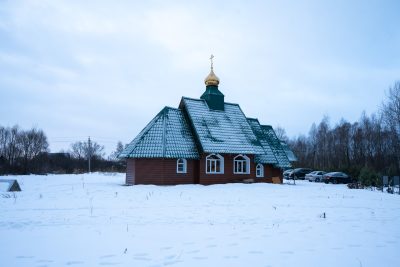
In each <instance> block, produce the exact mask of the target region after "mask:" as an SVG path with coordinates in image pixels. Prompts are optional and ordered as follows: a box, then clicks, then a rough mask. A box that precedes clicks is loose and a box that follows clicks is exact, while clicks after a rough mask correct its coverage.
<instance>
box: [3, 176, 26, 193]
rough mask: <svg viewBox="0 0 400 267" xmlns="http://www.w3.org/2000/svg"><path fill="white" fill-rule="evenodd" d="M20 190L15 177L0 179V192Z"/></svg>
mask: <svg viewBox="0 0 400 267" xmlns="http://www.w3.org/2000/svg"><path fill="white" fill-rule="evenodd" d="M15 191H21V187H20V186H19V183H18V181H17V180H15V179H7V180H3V179H0V192H15Z"/></svg>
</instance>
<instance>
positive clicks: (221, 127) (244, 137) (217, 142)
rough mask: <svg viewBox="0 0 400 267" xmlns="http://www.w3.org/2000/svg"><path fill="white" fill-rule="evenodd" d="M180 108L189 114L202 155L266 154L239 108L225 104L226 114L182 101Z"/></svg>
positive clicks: (196, 102)
mask: <svg viewBox="0 0 400 267" xmlns="http://www.w3.org/2000/svg"><path fill="white" fill-rule="evenodd" d="M182 104H183V105H182ZM181 108H183V109H185V110H186V112H187V113H188V117H189V119H190V121H191V123H192V126H193V129H194V132H195V134H196V136H197V138H198V141H199V144H200V146H201V149H202V150H203V152H208V153H231V154H234V153H235V154H236V153H237V154H240V153H243V154H260V153H263V150H262V147H261V144H260V143H259V141H258V139H257V138H256V136H255V135H254V133H253V131H252V129H251V127H250V125H249V123H248V122H247V119H246V116H245V115H244V114H243V112H242V110H241V109H240V107H239V105H237V104H231V103H224V110H213V109H210V108H209V107H208V105H207V102H206V101H205V100H203V99H192V98H187V97H183V98H182V102H181Z"/></svg>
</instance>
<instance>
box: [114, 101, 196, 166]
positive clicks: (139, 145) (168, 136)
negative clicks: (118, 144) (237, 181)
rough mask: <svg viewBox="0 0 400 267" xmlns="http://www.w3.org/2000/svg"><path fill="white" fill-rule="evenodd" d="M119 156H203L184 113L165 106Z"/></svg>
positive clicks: (194, 157)
mask: <svg viewBox="0 0 400 267" xmlns="http://www.w3.org/2000/svg"><path fill="white" fill-rule="evenodd" d="M118 157H119V158H188V159H198V158H199V153H198V151H197V148H196V144H195V141H194V138H193V135H192V133H191V131H190V129H189V126H188V124H187V122H186V120H185V118H184V116H183V114H182V111H181V110H180V109H176V108H170V107H165V108H164V109H163V110H161V112H160V113H158V114H157V115H156V116H155V117H154V119H152V120H151V121H150V123H149V124H148V125H147V126H146V127H145V128H144V129H143V130H142V131H141V132H140V133H139V135H138V136H136V138H135V139H134V140H133V141H132V142H131V143H130V144H129V145H128V146H127V147H126V148H125V149H124V150H123V151H122V153H121V154H120V155H119V156H118Z"/></svg>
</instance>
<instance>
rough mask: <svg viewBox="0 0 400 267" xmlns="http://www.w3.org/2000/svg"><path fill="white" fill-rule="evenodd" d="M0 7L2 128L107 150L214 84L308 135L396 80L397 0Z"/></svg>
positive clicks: (41, 2)
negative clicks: (215, 80) (212, 76)
mask: <svg viewBox="0 0 400 267" xmlns="http://www.w3.org/2000/svg"><path fill="white" fill-rule="evenodd" d="M188 2H189V1H137V2H136V1H70V0H68V1H56V0H51V1H46V0H38V1H13V0H12V1H4V0H0V125H2V126H12V125H14V124H18V125H20V126H21V127H22V128H25V129H27V128H31V127H38V128H41V129H43V130H44V131H45V132H46V134H47V136H48V138H49V141H50V148H51V151H52V152H57V151H59V150H61V149H64V150H67V149H68V148H69V144H70V143H72V142H73V141H78V140H84V139H86V138H87V137H88V136H91V137H92V139H93V140H95V141H97V142H98V143H100V144H103V145H105V146H106V148H107V153H109V152H111V151H112V150H113V149H114V148H115V146H116V143H117V141H118V140H121V141H122V142H123V143H128V142H130V141H131V140H132V139H133V138H134V137H135V136H136V135H137V134H138V133H139V132H140V131H141V130H142V129H143V128H144V127H145V126H146V124H147V123H148V122H149V121H150V120H151V119H152V118H153V117H154V116H155V115H156V114H157V113H158V112H159V111H160V110H161V109H162V108H163V107H164V106H172V107H177V106H178V104H179V101H180V98H181V96H188V97H193V98H198V97H200V95H201V94H202V93H203V91H204V89H205V85H204V78H205V76H207V74H208V73H209V68H210V62H209V57H210V54H211V53H212V54H214V55H215V58H214V70H215V73H216V74H217V76H218V77H219V78H220V80H221V82H220V86H219V89H220V90H221V91H222V92H223V93H224V94H225V100H226V101H227V102H233V103H239V104H240V105H241V108H242V110H243V111H244V113H245V114H246V115H247V116H248V117H256V118H258V119H259V120H260V122H261V123H262V124H270V125H272V126H277V125H280V126H282V127H283V128H285V129H286V131H287V133H288V135H289V137H294V136H297V135H299V134H306V133H307V132H308V131H309V129H310V126H311V124H312V123H313V122H317V123H318V122H320V121H321V119H322V117H323V116H324V115H328V116H329V117H330V120H331V123H332V124H335V123H336V122H337V121H339V120H340V119H341V118H342V117H343V118H345V119H347V120H348V121H350V122H354V121H356V120H358V119H359V117H360V115H361V112H362V111H364V110H365V111H366V112H367V114H370V113H372V112H375V111H377V110H378V109H379V106H380V103H381V102H382V100H383V99H384V97H385V91H387V89H388V87H390V86H391V85H393V84H394V82H395V81H396V80H399V79H400V15H399V14H400V1H396V0H395V1H382V0H381V1H347V0H346V1H337V0H336V1H319V0H318V1H218V3H216V2H217V1H204V0H203V1H191V2H190V3H188Z"/></svg>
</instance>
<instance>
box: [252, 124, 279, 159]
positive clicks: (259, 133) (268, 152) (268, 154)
mask: <svg viewBox="0 0 400 267" xmlns="http://www.w3.org/2000/svg"><path fill="white" fill-rule="evenodd" d="M247 121H248V122H249V124H250V126H251V129H252V130H253V132H254V134H255V136H256V137H257V139H258V140H259V141H260V144H261V145H262V147H263V153H262V154H258V155H256V157H255V161H256V162H257V163H264V164H274V165H278V160H277V159H276V157H275V154H274V152H273V151H272V148H271V146H270V144H269V139H268V138H267V136H266V135H265V134H264V131H263V129H262V128H261V124H260V123H259V121H258V120H257V119H252V118H248V119H247Z"/></svg>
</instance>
